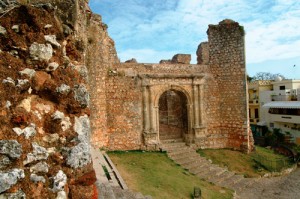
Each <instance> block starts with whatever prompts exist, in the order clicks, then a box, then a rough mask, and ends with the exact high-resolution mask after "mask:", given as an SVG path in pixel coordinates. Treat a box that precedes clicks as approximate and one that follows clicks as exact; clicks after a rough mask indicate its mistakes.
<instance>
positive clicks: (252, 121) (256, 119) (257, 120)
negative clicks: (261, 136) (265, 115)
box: [250, 118, 259, 124]
mask: <svg viewBox="0 0 300 199" xmlns="http://www.w3.org/2000/svg"><path fill="white" fill-rule="evenodd" d="M258 122H259V118H250V124H257V123H258Z"/></svg>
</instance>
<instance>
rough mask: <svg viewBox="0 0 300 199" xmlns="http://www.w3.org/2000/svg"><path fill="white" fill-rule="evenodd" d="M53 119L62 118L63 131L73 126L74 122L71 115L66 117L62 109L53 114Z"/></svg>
mask: <svg viewBox="0 0 300 199" xmlns="http://www.w3.org/2000/svg"><path fill="white" fill-rule="evenodd" d="M52 119H53V120H60V121H61V122H60V125H61V128H62V130H63V131H66V130H68V129H69V128H70V127H71V126H72V123H71V121H70V118H69V117H65V115H64V113H63V112H60V111H56V112H55V113H54V114H53V115H52Z"/></svg>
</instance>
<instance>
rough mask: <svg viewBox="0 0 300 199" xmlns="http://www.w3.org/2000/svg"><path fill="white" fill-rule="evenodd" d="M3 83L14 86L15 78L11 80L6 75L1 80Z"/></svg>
mask: <svg viewBox="0 0 300 199" xmlns="http://www.w3.org/2000/svg"><path fill="white" fill-rule="evenodd" d="M2 83H3V84H11V85H13V86H15V84H16V83H15V80H13V79H12V78H11V77H7V78H6V79H4V80H2Z"/></svg>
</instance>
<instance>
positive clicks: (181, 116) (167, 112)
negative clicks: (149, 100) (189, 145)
mask: <svg viewBox="0 0 300 199" xmlns="http://www.w3.org/2000/svg"><path fill="white" fill-rule="evenodd" d="M187 132H188V115H187V97H186V96H185V94H184V93H182V92H180V91H177V90H167V91H165V92H164V93H163V94H162V95H161V96H160V98H159V139H160V140H161V141H162V142H163V141H166V140H172V139H174V140H176V139H182V138H183V137H184V134H185V133H187Z"/></svg>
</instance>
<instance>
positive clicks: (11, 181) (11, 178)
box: [0, 169, 25, 193]
mask: <svg viewBox="0 0 300 199" xmlns="http://www.w3.org/2000/svg"><path fill="white" fill-rule="evenodd" d="M24 177H25V174H24V170H23V169H12V170H9V171H6V172H1V171H0V193H2V192H4V191H6V190H8V189H9V188H10V187H11V186H13V185H15V184H16V183H17V182H18V180H19V179H21V178H24Z"/></svg>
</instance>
